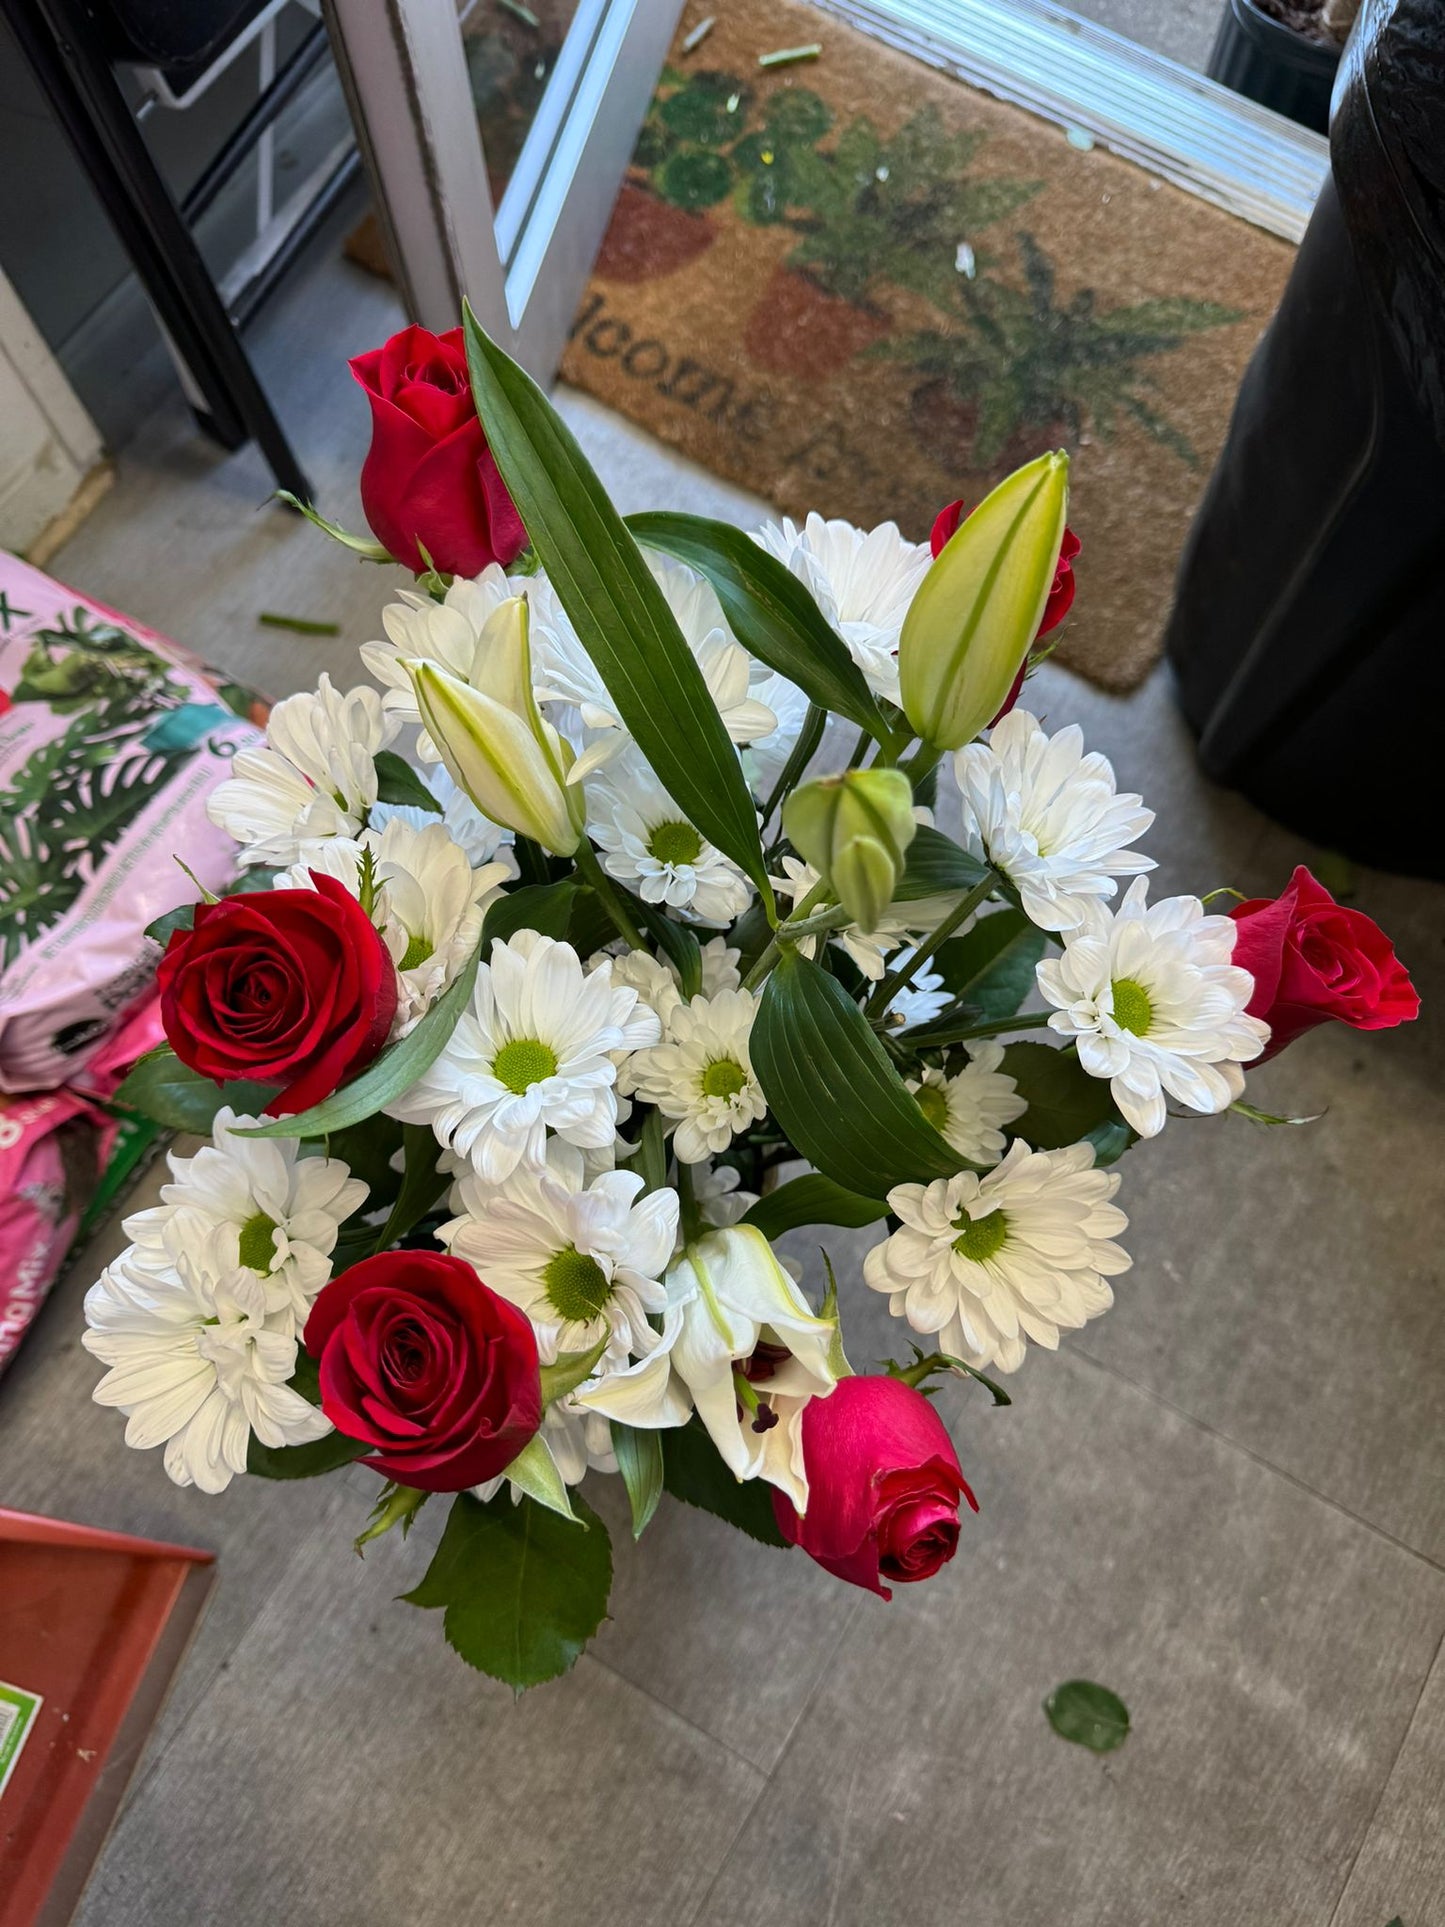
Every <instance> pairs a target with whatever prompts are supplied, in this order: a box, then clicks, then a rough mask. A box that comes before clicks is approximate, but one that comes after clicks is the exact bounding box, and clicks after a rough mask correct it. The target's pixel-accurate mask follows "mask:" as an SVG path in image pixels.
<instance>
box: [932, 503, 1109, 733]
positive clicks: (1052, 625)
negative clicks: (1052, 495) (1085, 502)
mask: <svg viewBox="0 0 1445 1927" xmlns="http://www.w3.org/2000/svg"><path fill="white" fill-rule="evenodd" d="M963 519H964V512H963V503H962V501H958V502H950V503H949V505H948V507H947V508H943V509H940V510H939V511H938V514H937V516H936V517H935V518H934V523H933V533H932V535H930V537H929V538H928V541H929V547H930V548H931V549H932V551H933V559H934V561H935V562H936V561H937V560H938V557H939V555H940V553H941V552H942V550H943V546H944V544H945V543H946V542H947V541H948V539H949V537H950V536H951V535H952V534H954V532H955V531H956V530H957V528H958V525H959V523H960V522H961V521H963ZM1082 547H1083V544H1082V543H1081V542H1080V540H1079V538H1078V536H1077V535H1075V534H1074V531H1073V530H1072V529H1069V528H1066V529H1065V530H1064V539H1063V541H1062V542H1061V543H1060V544H1059V561H1058V567H1057V568H1056V569H1055V570H1054V581H1053V587H1052V588H1051V589H1050V590H1049V599H1048V601H1047V602H1046V603H1045V604H1044V619H1043V621H1042V622H1041V623H1040V624H1039V628H1038V635H1036V636H1035V637H1034V641H1035V642H1037V641H1038V639H1039V636H1046V635H1047V634H1048V633H1049V631H1050V629H1057V628H1058V626H1059V624H1060V623H1061V622H1062V621H1063V619H1064V617H1065V616H1066V615H1067V614H1068V613H1069V611H1070V609H1072V608H1073V606H1074V557H1075V556H1076V555H1077V554H1078V553H1079V550H1080V549H1081V548H1082ZM1028 667H1029V659H1028V657H1027V656H1025V657H1024V659H1023V661H1022V662H1021V663H1020V664H1019V672H1018V674H1017V675H1016V676H1015V677H1014V679H1013V686H1012V688H1011V689H1010V690H1009V692H1008V694H1007V696H1005V697H1004V700H1003V708H1002V709H1000V711H999V712H998V715H997V716H995V717H994V719H993V722H991V723H990V724H989V728H990V729H992V728H993V724H994V723H997V722H1001V721H1002V720H1003V718H1004V717H1005V716H1007V714H1008V713H1009V711H1010V710H1011V709H1012V708H1013V706H1014V704H1015V703H1016V702H1017V701H1018V699H1019V696H1020V695H1021V694H1022V692H1023V686H1024V677H1025V676H1026V675H1027V674H1028Z"/></svg>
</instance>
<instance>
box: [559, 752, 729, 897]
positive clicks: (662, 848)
mask: <svg viewBox="0 0 1445 1927" xmlns="http://www.w3.org/2000/svg"><path fill="white" fill-rule="evenodd" d="M587 813H588V822H587V828H588V833H589V834H590V836H591V838H592V840H593V842H594V843H595V844H596V845H597V847H598V849H599V850H600V851H601V853H602V867H603V869H604V870H606V872H607V874H608V875H609V876H612V877H616V879H617V881H618V882H619V883H622V884H625V885H626V886H627V888H628V889H629V890H635V891H636V892H637V894H638V896H640V897H641V898H642V900H643V902H644V903H660V904H665V905H667V907H668V908H669V909H672V910H685V911H687V912H688V913H689V914H690V915H691V916H694V917H696V918H698V919H699V920H700V921H701V922H703V923H731V922H732V920H733V919H734V917H739V916H741V915H742V913H743V911H744V910H746V909H747V907H748V904H749V902H750V901H751V900H752V894H753V890H752V885H751V884H750V883H749V882H748V880H747V878H746V877H745V876H744V875H743V873H742V871H741V870H740V869H739V868H738V866H737V865H736V863H734V862H733V860H732V858H731V857H726V856H724V855H723V853H722V851H721V850H719V849H716V848H714V846H713V845H712V844H711V843H709V842H708V841H707V839H706V838H705V837H704V836H703V835H702V833H701V831H699V830H697V829H695V828H694V827H693V825H692V824H691V823H689V822H688V820H687V818H686V817H685V816H684V815H683V813H682V811H681V810H680V809H679V808H678V807H677V805H676V803H674V802H673V800H672V798H671V797H670V796H669V795H668V793H667V791H666V790H665V789H664V788H663V787H662V785H661V783H659V782H658V780H657V778H656V776H654V774H653V773H652V771H651V770H650V769H649V768H648V766H647V764H646V763H644V762H643V760H642V758H641V757H640V756H639V755H638V754H637V753H636V751H635V750H630V751H626V752H624V753H623V754H622V755H620V756H617V757H615V758H614V759H613V760H612V761H611V762H610V763H609V764H608V766H607V768H606V769H605V770H603V771H602V772H601V773H600V774H599V775H597V776H596V777H594V778H593V780H592V781H591V782H590V783H589V784H588V785H587Z"/></svg>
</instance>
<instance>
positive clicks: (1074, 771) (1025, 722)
mask: <svg viewBox="0 0 1445 1927" xmlns="http://www.w3.org/2000/svg"><path fill="white" fill-rule="evenodd" d="M953 767H954V773H955V774H956V776H957V778H958V787H959V789H960V790H961V791H962V792H963V822H964V829H965V831H966V832H967V835H968V840H969V844H970V847H971V848H972V849H973V851H974V852H975V854H981V855H983V856H986V857H987V859H988V861H989V862H990V863H992V864H993V866H994V868H995V869H997V870H1001V871H1002V872H1003V874H1004V875H1005V876H1006V877H1007V878H1008V879H1009V881H1010V883H1012V884H1013V885H1014V887H1015V889H1016V890H1017V891H1018V893H1019V896H1020V898H1021V900H1022V902H1023V907H1024V910H1025V911H1026V913H1027V914H1028V916H1029V918H1030V919H1031V921H1032V922H1034V923H1036V924H1038V926H1039V928H1040V929H1042V930H1073V929H1076V928H1077V927H1078V925H1079V924H1080V923H1082V922H1083V920H1084V914H1085V912H1086V910H1087V909H1088V906H1089V905H1090V904H1091V903H1094V902H1096V901H1097V900H1098V899H1099V898H1100V897H1112V896H1113V895H1114V893H1115V891H1116V890H1117V888H1118V885H1117V883H1116V881H1115V879H1116V878H1117V877H1121V876H1135V875H1137V874H1138V873H1139V872H1140V871H1143V870H1152V869H1153V868H1154V859H1153V857H1149V856H1144V855H1143V854H1142V853H1141V852H1140V851H1138V850H1131V849H1129V848H1128V847H1127V846H1128V845H1129V844H1130V843H1133V842H1134V841H1135V839H1136V838H1138V837H1141V836H1142V835H1143V834H1144V832H1145V831H1146V830H1147V829H1148V827H1149V825H1150V824H1151V823H1152V822H1153V821H1154V812H1153V811H1152V810H1146V809H1144V808H1143V807H1142V805H1141V803H1140V800H1139V798H1138V797H1137V796H1135V795H1133V794H1132V793H1131V794H1124V795H1120V794H1118V793H1117V792H1116V791H1115V788H1114V771H1113V767H1112V765H1111V764H1110V762H1109V759H1108V757H1107V756H1100V755H1098V754H1097V753H1091V754H1089V755H1085V754H1084V738H1083V732H1082V731H1081V730H1080V729H1079V727H1078V725H1077V724H1075V723H1070V724H1069V725H1068V727H1067V728H1065V729H1061V730H1059V731H1058V732H1057V734H1056V735H1053V736H1048V735H1046V734H1045V733H1044V731H1043V729H1042V728H1041V727H1040V725H1039V723H1038V721H1037V720H1036V719H1035V718H1034V717H1033V716H1030V715H1029V713H1028V711H1027V710H1024V709H1014V710H1011V711H1010V712H1009V714H1008V715H1007V716H1005V717H1004V718H1003V720H1002V722H999V723H995V725H994V727H993V729H992V730H991V732H990V734H989V740H988V741H987V742H986V743H982V742H979V743H969V744H967V745H966V747H965V748H963V749H961V750H959V751H958V752H957V754H956V755H955V756H954V759H953Z"/></svg>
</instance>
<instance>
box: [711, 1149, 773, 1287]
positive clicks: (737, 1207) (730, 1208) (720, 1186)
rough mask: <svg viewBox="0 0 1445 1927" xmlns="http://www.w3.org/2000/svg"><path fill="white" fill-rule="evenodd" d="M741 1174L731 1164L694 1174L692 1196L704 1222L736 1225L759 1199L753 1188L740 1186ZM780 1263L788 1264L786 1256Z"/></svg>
mask: <svg viewBox="0 0 1445 1927" xmlns="http://www.w3.org/2000/svg"><path fill="white" fill-rule="evenodd" d="M741 1184H742V1174H741V1173H740V1172H739V1171H738V1170H737V1168H736V1166H734V1165H731V1164H710V1165H709V1166H708V1167H707V1169H706V1170H698V1171H696V1172H695V1173H694V1174H693V1180H692V1197H693V1202H694V1204H696V1206H697V1215H698V1216H699V1217H700V1218H701V1219H702V1221H703V1223H704V1224H711V1225H718V1226H722V1225H727V1224H736V1223H737V1222H738V1220H739V1219H740V1218H743V1217H745V1216H746V1214H747V1213H748V1212H749V1211H750V1210H751V1209H752V1207H753V1206H754V1205H755V1204H756V1203H757V1201H758V1194H757V1192H756V1191H744V1190H742V1189H740V1186H741ZM781 1262H783V1263H784V1264H786V1263H787V1260H786V1259H783V1260H782V1261H781Z"/></svg>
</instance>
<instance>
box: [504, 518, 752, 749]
mask: <svg viewBox="0 0 1445 1927" xmlns="http://www.w3.org/2000/svg"><path fill="white" fill-rule="evenodd" d="M643 554H644V555H645V557H646V559H647V566H648V567H649V568H650V569H651V571H652V574H653V577H654V579H655V580H656V582H657V584H658V587H659V588H660V589H661V590H662V593H663V596H664V598H665V599H666V602H667V606H668V608H669V609H671V611H672V613H673V615H674V616H675V617H676V618H677V626H678V627H679V629H681V631H682V633H683V638H684V640H685V641H686V643H687V645H688V647H689V648H690V649H691V650H692V653H693V655H694V656H695V657H696V659H697V665H698V668H699V669H701V671H702V675H703V681H704V682H705V683H706V684H707V687H708V693H709V695H710V696H711V697H712V699H713V701H714V702H715V703H716V704H717V709H718V714H719V715H720V716H721V717H722V720H723V727H724V728H725V729H726V730H727V733H728V735H729V736H730V737H731V739H732V740H733V742H735V743H750V742H752V741H753V740H754V739H755V738H757V737H760V736H768V735H771V734H772V733H773V732H774V731H775V730H776V728H777V724H778V719H777V717H776V716H775V715H774V714H773V712H772V710H771V709H769V708H768V706H767V704H766V703H764V702H761V701H759V700H758V697H757V692H756V690H755V689H754V687H753V685H754V683H755V682H757V681H760V680H761V679H762V678H763V677H765V676H766V674H767V671H766V670H765V669H763V668H760V667H757V666H755V665H754V663H753V661H752V659H751V657H750V656H749V655H748V653H747V651H746V650H745V649H744V648H743V647H742V646H741V645H740V644H739V643H738V642H736V641H735V640H734V638H733V635H732V632H731V631H730V630H729V628H728V626H727V622H726V619H725V618H724V616H723V612H722V604H721V603H720V602H719V601H718V599H717V594H716V591H715V590H714V589H713V587H712V584H711V583H710V582H708V581H707V580H706V579H705V578H704V577H703V576H700V575H699V574H698V573H697V572H696V570H694V569H690V568H688V567H687V566H686V565H685V564H684V563H681V562H675V561H674V560H673V559H672V557H671V556H666V555H660V554H658V552H657V551H656V550H655V549H645V550H644V551H643ZM526 589H527V597H528V601H529V602H530V604H531V614H532V631H531V634H532V682H533V687H534V688H535V690H536V693H537V700H538V701H539V702H558V703H566V704H568V705H570V706H571V707H572V708H574V709H575V710H576V711H577V713H578V715H579V716H580V717H581V720H582V722H583V723H584V724H585V725H586V727H587V728H588V729H589V730H595V731H600V732H601V734H600V735H598V736H596V737H595V738H594V739H593V741H592V742H591V743H590V744H589V746H588V748H587V749H586V750H584V752H583V753H582V755H581V756H580V757H579V758H578V759H577V761H576V763H575V764H574V765H573V768H572V773H571V780H572V781H573V782H574V783H575V782H580V781H581V780H582V778H583V777H585V776H587V775H588V774H589V773H590V772H591V771H592V770H594V769H598V768H600V767H602V766H603V765H604V764H606V763H609V762H611V760H612V759H613V757H614V756H617V755H619V754H620V753H621V752H622V751H623V749H624V748H625V746H626V745H627V743H628V742H629V741H630V740H631V739H630V737H629V735H628V733H627V731H626V730H625V729H624V727H623V725H622V721H621V719H620V717H619V716H618V714H617V711H616V709H615V708H614V707H613V703H612V697H611V696H610V695H609V693H608V690H607V685H606V684H605V683H604V682H603V680H602V677H601V676H600V675H599V673H598V670H597V665H596V664H595V663H594V662H593V660H592V658H591V657H590V656H589V655H588V653H587V651H586V650H585V649H584V648H583V646H582V642H581V639H580V637H579V636H578V634H577V631H576V630H575V629H574V628H573V627H572V624H571V622H570V620H569V619H568V617H567V614H566V612H565V610H564V609H563V607H562V605H561V603H560V602H559V601H558V599H557V595H556V592H555V591H554V589H553V588H552V585H551V583H550V582H549V581H548V580H547V577H546V575H545V574H539V575H537V576H534V577H533V578H532V579H531V581H530V582H528V583H527V585H526Z"/></svg>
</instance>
